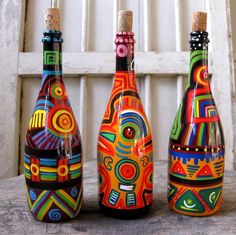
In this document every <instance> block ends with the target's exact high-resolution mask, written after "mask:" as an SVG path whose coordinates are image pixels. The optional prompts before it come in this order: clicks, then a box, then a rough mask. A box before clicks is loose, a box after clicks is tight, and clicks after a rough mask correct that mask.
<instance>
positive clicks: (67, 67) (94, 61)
mask: <svg viewBox="0 0 236 235" xmlns="http://www.w3.org/2000/svg"><path fill="white" fill-rule="evenodd" d="M135 58H136V59H135V69H136V73H137V74H155V75H156V74H165V75H176V74H187V73H188V72H189V52H157V51H152V52H137V53H135ZM210 59H211V58H210ZM42 62H43V61H42V54H41V53H35V52H24V53H20V54H19V68H18V73H19V75H21V76H35V75H36V76H40V75H41V73H42ZM209 66H210V68H209V71H210V72H211V64H210V65H209ZM114 69H115V54H114V53H113V52H80V53H63V71H64V74H65V75H66V76H70V75H78V74H80V75H87V74H92V75H94V74H95V75H96V74H99V75H112V74H114Z"/></svg>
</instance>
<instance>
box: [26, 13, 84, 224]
mask: <svg viewBox="0 0 236 235" xmlns="http://www.w3.org/2000/svg"><path fill="white" fill-rule="evenodd" d="M45 24H46V30H45V32H44V37H43V39H42V41H43V49H44V51H43V73H42V81H41V87H40V91H39V95H38V98H37V101H36V104H35V108H34V110H33V114H32V117H31V119H30V122H29V125H28V129H27V134H26V141H25V154H24V167H25V180H26V196H27V201H28V205H29V208H30V211H31V213H32V215H33V217H34V218H35V219H36V220H39V221H44V222H61V221H65V220H69V219H73V218H75V217H76V216H77V215H78V213H79V211H80V209H81V206H82V201H83V192H82V166H81V163H82V162H81V158H82V148H81V137H80V132H79V128H78V125H77V123H76V120H75V117H74V114H73V111H72V108H71V105H70V102H69V99H68V96H67V92H66V89H65V85H64V82H63V73H62V41H63V40H62V37H61V34H62V33H61V31H60V18H59V9H56V8H49V9H47V10H46V11H45Z"/></svg>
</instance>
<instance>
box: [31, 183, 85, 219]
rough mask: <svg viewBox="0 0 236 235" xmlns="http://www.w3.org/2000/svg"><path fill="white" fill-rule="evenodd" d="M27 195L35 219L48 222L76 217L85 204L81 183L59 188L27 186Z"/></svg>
mask: <svg viewBox="0 0 236 235" xmlns="http://www.w3.org/2000/svg"><path fill="white" fill-rule="evenodd" d="M26 197H27V202H28V205H29V209H30V211H31V214H32V216H33V217H34V219H35V220H37V221H40V222H46V223H55V222H66V221H68V220H72V219H75V218H76V217H77V216H78V214H79V212H80V210H81V207H82V204H83V193H82V188H81V184H78V185H76V186H74V187H68V188H63V189H57V190H43V189H35V188H32V187H29V186H28V185H27V186H26Z"/></svg>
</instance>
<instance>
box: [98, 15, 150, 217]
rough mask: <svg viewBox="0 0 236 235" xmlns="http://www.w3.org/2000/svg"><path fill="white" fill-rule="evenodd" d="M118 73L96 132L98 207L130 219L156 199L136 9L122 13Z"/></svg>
mask: <svg viewBox="0 0 236 235" xmlns="http://www.w3.org/2000/svg"><path fill="white" fill-rule="evenodd" d="M118 21H119V27H118V28H119V30H118V33H117V34H116V39H115V44H116V73H115V78H114V82H113V88H112V93H111V97H110V99H109V102H108V105H107V108H106V111H105V114H104V117H103V120H102V124H101V127H100V131H99V136H98V145H97V146H98V170H99V199H98V200H99V205H100V208H101V210H102V211H103V212H105V213H106V214H108V215H110V216H112V217H116V218H120V219H131V218H136V217H140V216H142V215H144V214H146V213H147V211H148V210H149V208H150V206H151V203H152V190H153V182H152V176H153V161H152V159H153V146H152V135H151V130H150V126H149V123H148V120H147V117H146V115H145V112H144V109H143V105H142V103H141V99H140V97H139V94H138V89H137V85H136V78H135V72H134V42H135V41H134V33H133V32H132V12H130V11H120V12H119V20H118Z"/></svg>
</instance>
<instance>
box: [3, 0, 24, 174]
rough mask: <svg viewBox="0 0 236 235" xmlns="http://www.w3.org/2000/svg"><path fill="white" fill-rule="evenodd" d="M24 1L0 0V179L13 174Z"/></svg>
mask: <svg viewBox="0 0 236 235" xmlns="http://www.w3.org/2000/svg"><path fill="white" fill-rule="evenodd" d="M23 2H24V1H11V0H4V1H3V0H1V1H0V84H1V85H0V130H1V131H0V149H1V157H0V159H1V164H0V179H1V178H3V177H11V176H14V175H16V174H17V167H18V166H17V162H18V159H17V156H18V145H19V119H20V99H19V96H20V80H19V79H18V76H17V69H18V52H19V50H20V38H21V36H20V28H21V24H20V22H21V16H22V15H23V12H24V10H23V8H24V6H23V5H24V4H23Z"/></svg>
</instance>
